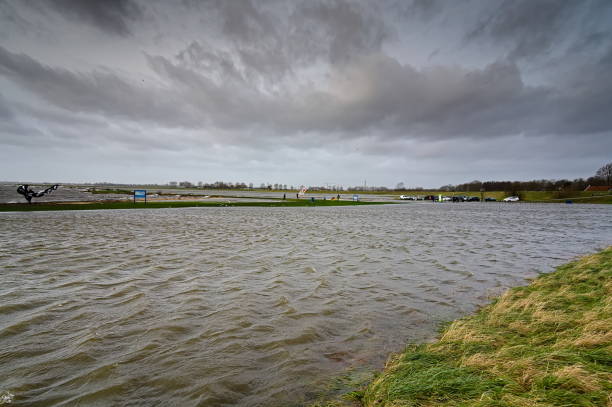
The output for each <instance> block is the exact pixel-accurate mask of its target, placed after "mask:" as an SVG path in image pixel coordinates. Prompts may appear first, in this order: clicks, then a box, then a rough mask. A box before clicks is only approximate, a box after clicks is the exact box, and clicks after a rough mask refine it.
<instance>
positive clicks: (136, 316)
mask: <svg viewBox="0 0 612 407" xmlns="http://www.w3.org/2000/svg"><path fill="white" fill-rule="evenodd" d="M610 244H612V207H610V206H604V205H601V206H595V205H546V204H517V205H513V204H496V203H492V204H491V203H489V204H476V203H471V204H470V203H466V204H431V203H414V204H409V205H387V206H375V207H370V206H368V207H337V208H191V209H174V210H173V209H167V210H166V209H159V210H126V211H112V210H108V211H75V212H35V213H0V269H1V272H0V361H1V365H2V374H1V375H0V392H2V391H6V392H10V393H11V394H12V395H14V400H13V404H12V405H18V406H51V405H62V406H64V405H65V406H76V405H87V406H92V405H93V406H96V405H98V406H108V405H128V406H152V405H159V406H199V405H201V406H229V405H239V406H287V405H296V406H297V405H303V404H304V403H307V402H308V401H311V400H312V399H313V398H314V397H316V395H317V394H318V393H319V392H324V391H325V386H324V383H325V381H326V380H328V379H330V378H332V377H335V376H337V375H342V374H344V373H345V372H347V370H350V369H374V368H380V367H381V366H382V363H383V362H384V360H385V359H386V357H387V356H388V353H389V352H392V351H397V350H400V349H401V348H402V346H403V344H404V343H405V342H407V341H421V340H427V339H431V338H433V337H434V336H435V332H436V327H437V326H438V325H439V324H440V323H441V322H442V321H447V320H451V319H454V318H457V317H459V316H462V315H465V314H467V313H470V312H472V311H474V310H475V309H476V308H477V307H478V306H479V305H481V304H484V303H486V302H487V301H488V298H490V296H493V295H497V294H499V293H500V292H502V291H503V289H505V288H507V287H510V286H514V285H518V284H522V283H524V281H525V278H528V277H533V276H535V275H537V274H538V273H541V272H546V271H551V269H552V267H553V266H555V265H557V264H560V263H563V262H565V261H566V260H568V259H570V258H572V257H573V256H575V255H578V254H582V253H586V252H591V251H593V250H595V249H597V248H601V247H604V246H606V245H610Z"/></svg>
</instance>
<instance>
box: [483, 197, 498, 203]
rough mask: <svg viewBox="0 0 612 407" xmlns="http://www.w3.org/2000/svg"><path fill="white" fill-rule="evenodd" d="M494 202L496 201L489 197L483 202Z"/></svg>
mask: <svg viewBox="0 0 612 407" xmlns="http://www.w3.org/2000/svg"><path fill="white" fill-rule="evenodd" d="M496 201H497V199H495V198H491V197H490V196H488V197H486V198H485V202H496Z"/></svg>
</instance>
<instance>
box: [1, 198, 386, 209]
mask: <svg viewBox="0 0 612 407" xmlns="http://www.w3.org/2000/svg"><path fill="white" fill-rule="evenodd" d="M380 204H381V203H379V202H361V201H360V202H353V201H335V200H334V201H332V200H321V199H317V200H315V201H314V202H311V201H310V200H305V199H300V200H296V199H287V200H284V201H283V200H277V201H272V202H201V201H151V202H147V203H146V204H145V203H144V202H142V201H139V202H136V203H134V202H132V201H121V202H92V203H84V204H69V203H33V204H27V203H23V204H21V203H20V204H0V212H31V211H67V210H69V211H73V210H98V209H154V208H192V207H227V206H255V207H299V206H307V207H315V206H316V207H319V206H355V205H380Z"/></svg>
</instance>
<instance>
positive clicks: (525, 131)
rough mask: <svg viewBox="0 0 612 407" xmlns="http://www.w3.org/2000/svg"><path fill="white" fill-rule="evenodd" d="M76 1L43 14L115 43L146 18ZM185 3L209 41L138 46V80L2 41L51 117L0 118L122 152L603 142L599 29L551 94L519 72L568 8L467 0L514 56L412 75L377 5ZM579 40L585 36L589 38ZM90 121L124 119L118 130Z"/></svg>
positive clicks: (417, 12) (430, 9) (17, 75)
mask: <svg viewBox="0 0 612 407" xmlns="http://www.w3.org/2000/svg"><path fill="white" fill-rule="evenodd" d="M76 3H78V4H80V5H76V6H75V8H72V7H69V6H70V5H71V2H66V1H55V2H53V3H52V4H54V5H56V6H57V7H55V9H56V10H59V11H60V12H61V13H62V14H66V13H68V14H70V15H72V16H73V17H74V16H77V15H79V16H81V17H82V18H83V19H84V20H86V21H87V22H90V23H92V24H95V25H96V26H97V27H99V28H104V29H105V30H106V31H110V32H113V33H115V34H119V35H126V34H128V33H129V32H130V26H129V22H130V21H132V20H133V19H134V18H137V17H138V16H139V15H140V14H142V13H143V10H141V9H140V8H139V6H135V5H133V6H131V5H130V3H127V2H118V3H114V2H113V3H108V2H76ZM109 4H110V6H109ZM146 4H147V3H142V7H146V6H145V5H146ZM160 4H161V6H162V8H164V7H165V8H166V9H170V8H171V7H170V6H167V5H166V4H165V3H160ZM188 4H189V9H188V10H187V11H185V10H182V12H187V13H200V14H199V16H201V20H200V22H201V23H202V25H204V26H206V28H207V29H208V28H210V30H211V32H210V33H209V32H208V31H207V32H206V35H204V34H202V33H198V34H197V35H193V36H191V37H190V39H189V41H187V42H182V43H180V44H181V45H180V47H179V46H174V47H172V48H171V51H169V52H165V53H162V52H161V51H160V53H159V54H158V53H156V52H154V50H153V51H151V50H147V52H142V51H141V50H140V48H136V47H135V48H134V53H136V54H137V55H138V56H139V57H140V56H142V57H143V58H144V62H145V64H146V66H145V68H148V69H150V72H147V74H146V76H143V77H142V78H140V77H136V76H134V75H131V76H130V75H129V74H127V73H126V72H125V70H123V69H122V67H121V63H119V66H116V67H114V68H115V69H112V68H98V69H94V70H89V71H88V70H86V69H83V68H70V65H66V67H60V66H57V65H48V64H45V63H43V62H42V61H43V59H42V57H41V58H40V59H38V58H37V57H34V56H32V55H28V54H27V53H25V52H21V51H16V50H14V48H11V49H12V50H9V49H8V48H4V47H2V46H1V45H0V76H2V77H4V78H5V79H7V80H9V81H12V82H13V83H15V84H17V86H18V88H20V89H21V90H25V91H27V92H29V94H30V95H33V97H34V99H35V100H36V101H37V102H40V101H44V102H46V103H47V104H49V105H50V107H51V108H50V109H47V110H45V109H40V110H38V111H35V109H33V108H27V107H24V106H21V107H19V106H17V107H11V109H10V110H7V109H6V108H4V109H3V107H2V106H6V104H7V103H3V101H2V100H1V99H0V116H2V115H4V116H5V117H9V116H7V115H14V114H22V115H24V116H27V117H30V118H36V119H37V120H39V121H40V122H44V121H47V122H49V123H53V124H54V127H53V129H55V131H57V134H58V135H59V136H58V137H62V135H64V136H65V137H66V138H70V137H73V133H72V130H69V129H67V126H68V125H69V123H70V122H71V121H72V122H73V124H74V126H75V128H77V130H75V131H74V134H76V133H78V131H79V130H78V129H80V128H83V129H88V134H89V133H90V132H89V130H90V129H92V128H96V126H98V128H99V129H100V132H101V133H104V132H106V133H107V134H108V137H109V139H112V140H113V141H115V142H118V143H119V142H121V139H122V137H124V139H125V143H126V144H128V145H130V146H133V145H137V144H138V143H139V140H140V142H141V143H142V144H143V145H158V146H159V147H160V148H162V147H163V146H167V145H168V143H167V142H166V141H155V140H152V139H151V138H150V137H147V134H149V132H147V131H146V130H143V129H144V128H146V127H147V126H149V128H151V129H154V130H155V131H157V130H159V128H161V129H175V130H176V129H178V130H179V131H178V132H181V131H185V132H187V133H189V136H185V138H184V140H183V141H184V142H185V143H186V144H189V143H191V144H192V145H197V144H198V143H200V144H201V143H205V142H211V140H212V141H215V142H219V143H225V144H232V145H241V146H248V145H257V146H266V147H268V146H274V144H275V143H282V144H283V145H289V146H291V147H296V148H308V147H311V146H315V147H316V146H319V145H321V143H322V142H337V141H353V140H358V141H359V142H361V141H364V144H363V146H362V149H361V150H360V153H361V154H370V153H372V154H373V153H374V152H376V151H378V152H381V151H384V152H388V153H389V154H392V153H393V152H394V151H395V150H397V151H399V150H400V148H399V147H396V146H401V145H404V141H406V140H419V141H423V140H430V141H431V140H435V141H438V140H450V139H468V138H471V139H478V140H482V139H484V138H502V137H504V136H512V135H518V134H520V135H523V136H525V137H534V136H543V135H551V134H554V135H557V136H564V137H580V136H584V135H585V134H591V135H592V137H593V138H604V137H607V136H609V133H610V131H611V129H612V116H611V115H609V113H608V112H609V107H610V106H612V84H611V81H610V80H609V79H608V76H609V72H610V71H611V70H612V63H611V61H612V52H611V51H610V50H612V46H611V45H610V40H609V37H607V36H606V35H605V32H604V31H602V30H601V27H599V28H597V27H594V28H592V30H591V31H589V32H590V33H591V34H593V35H595V34H597V33H599V34H600V35H599V36H597V35H596V36H595V37H593V38H594V40H593V42H596V40H597V49H598V50H601V49H604V48H605V47H606V46H607V47H608V48H607V52H606V53H603V54H602V53H601V52H600V54H597V55H596V54H593V55H592V57H591V58H588V59H585V60H584V62H582V63H581V64H580V66H579V68H576V64H575V63H574V65H571V66H570V67H569V68H568V69H567V70H566V72H564V73H563V74H562V75H559V76H558V77H556V78H552V79H551V81H550V83H547V84H546V85H534V84H533V83H530V82H529V81H528V80H526V78H525V73H524V70H523V71H522V70H521V69H523V66H522V65H521V64H525V63H526V62H528V61H529V58H530V56H531V55H533V54H537V53H538V52H542V51H544V50H547V49H549V48H550V47H552V46H553V45H554V44H555V43H556V41H557V38H558V36H559V35H561V32H562V31H563V30H562V29H563V28H565V27H566V26H567V24H568V21H570V20H571V19H572V18H578V17H580V16H584V15H587V14H588V13H587V11H588V12H590V11H589V10H590V9H589V10H587V11H585V10H583V9H580V7H578V6H577V5H576V3H574V2H553V3H551V2H548V1H539V2H501V3H489V2H482V3H479V2H471V3H467V4H470V5H480V6H479V7H480V8H476V9H475V11H477V12H481V11H482V10H485V11H483V12H482V14H483V17H482V18H481V19H480V20H479V21H480V23H479V24H478V27H477V28H476V29H473V27H465V31H466V32H467V31H470V34H469V37H470V38H471V39H473V40H475V39H478V40H487V41H492V42H494V43H499V42H508V43H509V44H510V45H511V52H510V55H511V58H506V56H507V55H506V52H503V53H501V54H500V55H498V57H497V58H493V59H489V61H490V60H496V62H493V63H490V62H487V63H481V64H477V63H474V64H472V65H471V66H472V67H471V68H465V67H461V66H459V65H457V64H450V63H447V64H446V65H439V66H425V67H418V66H416V65H415V64H411V63H410V62H409V59H406V58H404V59H402V58H401V55H393V54H392V53H391V52H389V50H387V49H386V48H385V46H384V45H385V43H386V41H391V40H392V41H397V40H398V39H397V38H394V36H395V35H396V33H394V29H393V28H392V25H391V24H390V23H389V20H390V18H389V16H388V15H385V8H386V6H385V5H383V6H380V9H379V8H378V7H379V6H378V3H377V4H373V3H371V2H348V1H307V2H284V1H278V2H275V1H272V2H250V1H241V2H239V1H220V0H212V1H207V2H188ZM381 4H382V3H381ZM385 4H386V3H385ZM406 4H407V6H406V7H407V9H406V12H407V14H402V15H404V16H405V15H408V16H411V17H410V18H425V19H427V20H436V16H443V15H445V10H444V4H445V3H444V2H431V3H430V2H426V3H423V2H420V1H415V2H413V3H406ZM490 4H493V6H491V5H490ZM589 4H591V3H589ZM593 4H595V3H593ZM497 5H500V7H499V9H498V8H497V7H496V6H497ZM555 5H556V6H557V7H556V8H555V7H554V6H555ZM400 6H402V4H399V6H398V7H400ZM104 7H108V8H104ZM130 7H136V8H134V9H130ZM177 7H178V6H177ZM100 8H103V9H104V10H103V11H100V10H101V9H100ZM400 8H401V7H400ZM391 9H392V10H394V8H391ZM481 9H482V10H481ZM500 10H501V11H500ZM577 10H579V11H580V13H578V12H577ZM97 12H99V13H98V14H100V15H97V14H96V13H97ZM93 14H96V15H97V16H96V17H92V15H93ZM86 16H89V17H86ZM485 16H486V17H485ZM93 18H96V20H95V21H93V20H91V19H93ZM445 18H448V16H446V17H445ZM408 22H409V21H408ZM404 23H406V22H404ZM102 37H104V36H100V38H102ZM578 38H579V39H582V40H584V39H585V38H587V34H584V35H578ZM121 40H122V41H129V40H131V41H133V38H122V39H121ZM442 53H443V51H440V48H435V51H433V52H431V51H429V52H427V53H426V54H425V56H427V55H430V56H431V58H430V59H433V57H434V56H435V57H436V58H435V59H436V61H438V60H440V59H441V57H442V56H441V55H438V54H442ZM514 57H516V58H514ZM518 57H520V58H518ZM407 60H408V62H406V61H407ZM110 62H111V63H112V62H116V61H112V60H111V61H110ZM119 62H121V61H119ZM314 65H316V66H317V68H316V69H314V71H315V72H314V74H313V76H312V77H308V76H307V75H305V76H302V74H303V70H304V68H309V67H311V66H314ZM474 66H476V67H474ZM310 73H312V72H310ZM152 78H153V79H152ZM7 100H10V99H7ZM89 116H92V117H93V118H92V117H89ZM102 119H104V120H102ZM86 120H93V121H94V122H93V123H86V122H84V121H86ZM96 120H102V121H108V122H113V123H114V122H121V123H122V124H121V126H124V128H125V129H127V130H126V132H125V136H121V133H120V132H112V131H111V130H109V129H110V128H111V126H106V127H104V126H105V125H104V124H103V123H102V124H101V122H96ZM126 123H127V124H126ZM130 126H132V127H130ZM133 128H136V130H133V131H132V129H133ZM14 131H17V130H14ZM178 132H177V133H178ZM155 134H158V133H155ZM376 143H380V144H379V145H376ZM384 143H387V144H384ZM360 145H361V144H360ZM368 145H369V147H368ZM374 145H376V148H374V147H373V146H374Z"/></svg>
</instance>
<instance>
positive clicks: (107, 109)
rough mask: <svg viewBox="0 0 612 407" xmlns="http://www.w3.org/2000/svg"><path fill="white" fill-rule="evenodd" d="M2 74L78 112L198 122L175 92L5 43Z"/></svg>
mask: <svg viewBox="0 0 612 407" xmlns="http://www.w3.org/2000/svg"><path fill="white" fill-rule="evenodd" d="M0 75H3V76H5V77H7V78H9V79H11V80H13V81H14V82H16V83H18V84H19V85H21V86H22V87H23V88H25V89H27V90H29V91H30V92H33V93H34V94H35V95H37V96H38V97H40V98H42V99H44V100H46V101H47V102H49V103H50V104H52V105H54V106H58V107H61V108H63V109H67V110H71V111H75V112H89V113H99V114H105V115H111V116H114V117H119V118H126V119H131V120H148V121H153V122H163V123H167V124H169V125H181V124H187V123H189V124H192V125H193V124H194V123H195V122H196V121H197V118H196V117H194V116H193V115H192V114H191V112H189V111H188V110H186V109H185V107H184V105H183V104H181V103H179V102H180V100H179V99H177V96H176V95H174V94H173V93H172V92H167V91H164V90H162V89H160V88H156V87H155V86H150V85H148V86H147V87H145V86H142V87H138V86H135V85H133V84H131V83H130V82H128V81H126V80H125V79H122V78H120V77H118V76H117V75H114V74H112V73H110V72H92V73H89V74H83V73H74V72H71V71H69V70H67V69H63V68H53V67H49V66H46V65H43V64H41V63H40V62H38V61H36V60H34V59H33V58H30V57H29V56H27V55H24V54H16V53H12V52H10V51H8V50H7V49H5V48H3V47H1V46H0Z"/></svg>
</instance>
